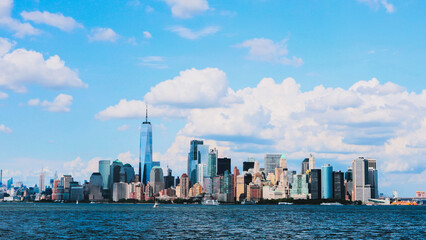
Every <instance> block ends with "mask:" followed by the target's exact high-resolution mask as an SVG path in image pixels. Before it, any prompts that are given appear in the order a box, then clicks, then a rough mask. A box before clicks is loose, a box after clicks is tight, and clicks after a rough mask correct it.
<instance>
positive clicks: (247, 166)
mask: <svg viewBox="0 0 426 240" xmlns="http://www.w3.org/2000/svg"><path fill="white" fill-rule="evenodd" d="M250 168H254V162H248V161H245V162H243V171H244V172H246V171H248V170H249V169H250Z"/></svg>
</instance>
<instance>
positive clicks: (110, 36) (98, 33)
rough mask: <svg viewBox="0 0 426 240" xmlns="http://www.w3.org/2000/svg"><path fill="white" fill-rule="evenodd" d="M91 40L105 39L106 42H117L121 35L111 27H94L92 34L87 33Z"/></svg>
mask: <svg viewBox="0 0 426 240" xmlns="http://www.w3.org/2000/svg"><path fill="white" fill-rule="evenodd" d="M87 37H88V38H89V42H94V41H104V42H115V41H116V40H117V39H118V38H119V37H120V36H119V35H118V34H117V33H115V32H114V30H112V29H111V28H100V27H97V28H92V30H91V31H90V34H89V35H87Z"/></svg>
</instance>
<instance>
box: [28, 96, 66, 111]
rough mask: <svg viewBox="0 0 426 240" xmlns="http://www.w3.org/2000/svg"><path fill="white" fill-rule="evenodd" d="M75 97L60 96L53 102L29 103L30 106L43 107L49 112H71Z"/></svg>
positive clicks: (35, 100)
mask: <svg viewBox="0 0 426 240" xmlns="http://www.w3.org/2000/svg"><path fill="white" fill-rule="evenodd" d="M72 101H73V97H72V96H71V95H66V94H59V95H58V96H57V97H56V98H55V99H54V100H53V102H49V101H47V100H44V101H40V99H31V100H29V101H28V105H29V106H41V107H44V110H46V111H49V112H69V111H70V106H71V105H72Z"/></svg>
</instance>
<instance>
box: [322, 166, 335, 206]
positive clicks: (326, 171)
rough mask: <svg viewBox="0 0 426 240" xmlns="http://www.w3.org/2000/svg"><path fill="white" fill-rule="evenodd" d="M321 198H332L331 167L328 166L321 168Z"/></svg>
mask: <svg viewBox="0 0 426 240" xmlns="http://www.w3.org/2000/svg"><path fill="white" fill-rule="evenodd" d="M321 198H322V199H331V198H333V167H332V166H330V164H325V165H324V166H322V167H321Z"/></svg>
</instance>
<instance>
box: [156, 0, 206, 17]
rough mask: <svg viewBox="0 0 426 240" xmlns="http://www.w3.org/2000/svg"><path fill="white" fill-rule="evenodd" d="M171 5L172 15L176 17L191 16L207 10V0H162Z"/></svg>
mask: <svg viewBox="0 0 426 240" xmlns="http://www.w3.org/2000/svg"><path fill="white" fill-rule="evenodd" d="M163 1H165V2H166V3H167V5H169V7H171V9H172V15H173V16H174V17H177V18H191V17H193V16H194V15H198V14H201V13H203V12H204V11H207V10H209V9H210V8H209V3H208V2H207V0H163Z"/></svg>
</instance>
